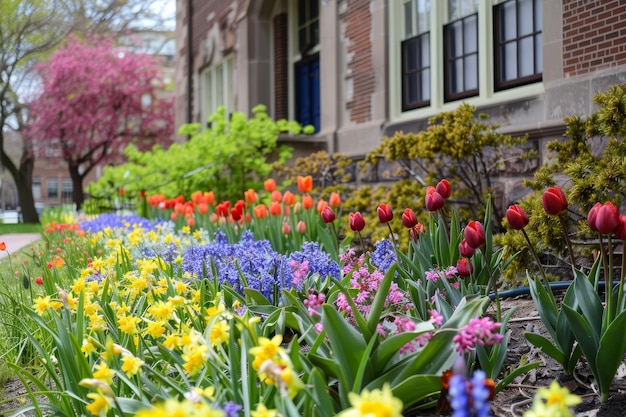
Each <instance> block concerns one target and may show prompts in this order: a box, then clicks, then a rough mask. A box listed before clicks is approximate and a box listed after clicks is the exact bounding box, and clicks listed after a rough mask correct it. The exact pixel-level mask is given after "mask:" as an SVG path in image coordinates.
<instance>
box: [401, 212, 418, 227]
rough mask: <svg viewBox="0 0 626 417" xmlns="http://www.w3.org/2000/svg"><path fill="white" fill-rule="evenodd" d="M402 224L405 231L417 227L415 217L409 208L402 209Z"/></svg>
mask: <svg viewBox="0 0 626 417" xmlns="http://www.w3.org/2000/svg"><path fill="white" fill-rule="evenodd" d="M402 224H403V225H404V227H406V228H407V229H412V228H413V227H415V226H416V225H417V217H416V216H415V213H414V212H413V210H411V209H410V208H406V209H404V213H402Z"/></svg>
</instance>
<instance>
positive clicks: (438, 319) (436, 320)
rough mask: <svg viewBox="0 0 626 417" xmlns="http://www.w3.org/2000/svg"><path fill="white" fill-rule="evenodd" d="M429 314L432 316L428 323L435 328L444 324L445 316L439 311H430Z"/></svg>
mask: <svg viewBox="0 0 626 417" xmlns="http://www.w3.org/2000/svg"><path fill="white" fill-rule="evenodd" d="M428 314H429V315H430V320H428V321H430V322H431V323H433V324H434V325H435V326H437V327H440V326H441V325H442V324H443V316H442V315H441V314H439V312H438V311H437V310H428Z"/></svg>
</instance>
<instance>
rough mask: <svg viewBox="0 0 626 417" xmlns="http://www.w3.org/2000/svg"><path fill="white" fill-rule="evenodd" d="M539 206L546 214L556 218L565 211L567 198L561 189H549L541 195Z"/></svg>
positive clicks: (557, 187)
mask: <svg viewBox="0 0 626 417" xmlns="http://www.w3.org/2000/svg"><path fill="white" fill-rule="evenodd" d="M541 205H542V206H543V209H544V210H545V211H546V213H548V214H551V215H553V216H557V215H559V214H560V213H561V212H562V211H565V210H567V198H566V197H565V194H564V193H563V190H562V189H561V187H559V186H556V187H550V188H548V189H547V190H546V191H545V192H544V193H543V196H542V197H541Z"/></svg>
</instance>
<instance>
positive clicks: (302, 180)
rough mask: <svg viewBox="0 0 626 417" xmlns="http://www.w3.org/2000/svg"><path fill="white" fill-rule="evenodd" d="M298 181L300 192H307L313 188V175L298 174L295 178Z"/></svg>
mask: <svg viewBox="0 0 626 417" xmlns="http://www.w3.org/2000/svg"><path fill="white" fill-rule="evenodd" d="M296 180H297V183H298V191H300V192H301V193H309V192H311V190H312V189H313V177H312V176H310V175H307V176H306V177H303V176H300V175H298V177H297V178H296Z"/></svg>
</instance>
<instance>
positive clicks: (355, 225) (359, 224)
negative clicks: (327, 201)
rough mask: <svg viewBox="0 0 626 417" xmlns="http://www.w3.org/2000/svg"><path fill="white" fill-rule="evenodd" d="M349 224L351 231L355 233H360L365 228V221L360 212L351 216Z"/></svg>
mask: <svg viewBox="0 0 626 417" xmlns="http://www.w3.org/2000/svg"><path fill="white" fill-rule="evenodd" d="M349 223H350V229H352V231H354V232H360V231H361V230H363V228H365V219H364V218H363V215H362V214H361V213H359V212H358V211H357V212H356V213H350V214H349Z"/></svg>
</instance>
